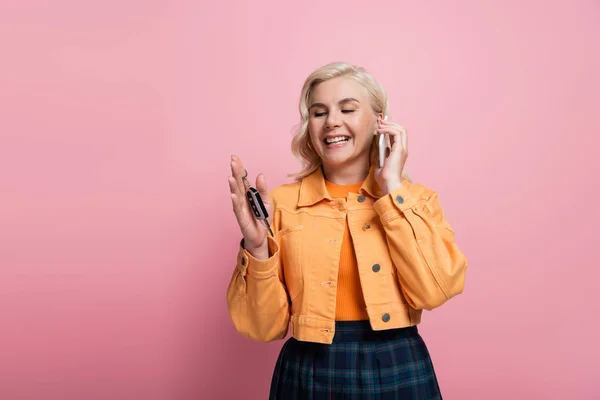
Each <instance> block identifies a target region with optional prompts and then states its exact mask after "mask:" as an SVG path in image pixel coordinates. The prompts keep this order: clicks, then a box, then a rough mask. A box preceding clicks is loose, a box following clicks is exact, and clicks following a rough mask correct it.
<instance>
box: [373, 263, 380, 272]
mask: <svg viewBox="0 0 600 400" xmlns="http://www.w3.org/2000/svg"><path fill="white" fill-rule="evenodd" d="M379 270H381V265H379V264H375V265H373V272H379Z"/></svg>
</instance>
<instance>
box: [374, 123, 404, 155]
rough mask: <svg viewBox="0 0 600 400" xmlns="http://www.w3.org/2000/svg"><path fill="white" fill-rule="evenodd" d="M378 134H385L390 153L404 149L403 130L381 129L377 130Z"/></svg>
mask: <svg viewBox="0 0 600 400" xmlns="http://www.w3.org/2000/svg"><path fill="white" fill-rule="evenodd" d="M378 132H381V133H386V134H387V135H388V136H389V138H390V145H391V148H392V149H391V152H392V153H394V152H396V151H402V149H403V148H404V147H403V146H404V139H403V136H405V135H403V132H404V131H403V130H398V129H392V128H389V129H388V128H382V129H378Z"/></svg>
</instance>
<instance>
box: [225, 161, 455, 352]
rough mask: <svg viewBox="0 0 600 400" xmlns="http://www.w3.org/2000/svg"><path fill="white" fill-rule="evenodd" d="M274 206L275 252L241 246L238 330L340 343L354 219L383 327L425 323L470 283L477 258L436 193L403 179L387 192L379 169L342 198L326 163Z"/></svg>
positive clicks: (233, 298) (373, 317) (232, 295)
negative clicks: (344, 260) (345, 254)
mask: <svg viewBox="0 0 600 400" xmlns="http://www.w3.org/2000/svg"><path fill="white" fill-rule="evenodd" d="M270 197H271V200H272V202H273V205H274V211H273V221H272V228H273V232H274V235H275V236H274V237H273V238H271V237H270V236H269V237H268V239H267V240H268V246H269V256H270V258H269V259H268V260H257V259H255V258H254V257H252V256H251V255H250V253H248V252H247V251H246V250H244V249H243V243H242V245H241V246H240V249H239V252H238V257H237V266H236V268H235V270H234V273H233V277H232V279H231V283H230V284H229V288H228V290H227V304H228V307H229V314H230V317H231V319H232V321H233V323H234V326H235V328H236V329H237V331H238V332H240V333H241V334H243V335H245V336H248V337H250V338H252V339H255V340H259V341H263V342H268V341H272V340H275V339H282V338H284V337H285V336H286V334H287V332H288V326H289V323H290V322H291V325H292V336H293V337H295V338H296V339H298V340H302V341H311V342H317V343H331V342H332V339H333V335H334V333H335V308H336V283H337V280H338V267H339V255H340V249H341V244H342V243H341V240H342V237H343V234H344V228H345V221H344V220H345V219H346V218H348V227H349V230H350V234H351V236H352V241H353V243H354V248H355V251H356V259H357V263H358V270H359V276H360V282H361V287H362V291H363V295H364V299H365V303H366V306H367V313H368V315H369V320H370V323H371V326H372V328H373V329H374V330H383V329H391V328H400V327H406V326H411V325H416V324H418V323H419V322H420V321H421V313H422V310H423V309H426V310H431V309H433V308H436V307H439V306H440V305H442V304H443V303H445V302H446V301H447V300H448V299H450V298H451V297H453V296H455V295H457V294H459V293H461V292H462V291H463V287H464V283H465V272H466V268H467V260H466V258H465V256H464V255H463V254H462V252H461V251H460V250H459V248H458V247H457V245H456V243H455V241H454V231H453V230H452V228H451V227H450V225H449V224H448V222H447V221H446V219H445V218H444V213H443V211H442V208H441V207H440V204H439V200H438V195H437V193H436V192H434V191H432V190H430V189H428V188H426V187H424V186H422V185H418V184H412V183H409V182H408V181H403V187H401V188H398V189H396V190H394V191H392V192H391V193H389V194H388V195H385V196H382V192H381V189H380V188H379V185H378V183H377V182H376V181H375V179H374V177H373V168H371V170H370V171H369V175H368V176H367V178H366V179H365V181H364V183H363V185H362V186H361V189H360V193H359V194H354V193H350V194H349V196H348V199H333V198H331V196H330V195H329V193H328V192H327V189H326V187H325V180H324V177H323V173H322V170H321V169H320V168H318V169H317V170H316V171H315V172H314V173H312V174H311V175H309V176H307V177H306V178H304V179H303V180H302V181H301V182H296V183H291V184H285V185H282V186H279V187H278V188H276V189H274V190H272V191H271V192H270Z"/></svg>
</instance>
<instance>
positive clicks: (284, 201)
mask: <svg viewBox="0 0 600 400" xmlns="http://www.w3.org/2000/svg"><path fill="white" fill-rule="evenodd" d="M301 184H302V182H293V183H285V184H283V185H280V186H277V187H276V188H274V189H271V190H270V191H269V197H270V198H271V201H272V202H273V205H274V206H275V207H277V206H287V207H290V206H296V204H298V198H299V196H300V186H301Z"/></svg>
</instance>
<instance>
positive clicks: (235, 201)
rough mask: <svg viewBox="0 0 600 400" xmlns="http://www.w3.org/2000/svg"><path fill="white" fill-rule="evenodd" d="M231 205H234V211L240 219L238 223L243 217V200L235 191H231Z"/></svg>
mask: <svg viewBox="0 0 600 400" xmlns="http://www.w3.org/2000/svg"><path fill="white" fill-rule="evenodd" d="M231 205H232V206H233V213H234V214H235V217H236V218H237V220H238V223H239V222H241V220H242V219H243V218H242V217H243V211H242V207H243V206H242V202H241V201H240V197H239V196H238V195H236V194H235V193H231Z"/></svg>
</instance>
